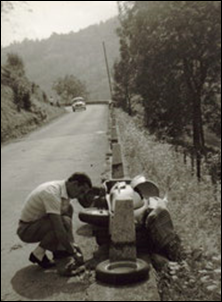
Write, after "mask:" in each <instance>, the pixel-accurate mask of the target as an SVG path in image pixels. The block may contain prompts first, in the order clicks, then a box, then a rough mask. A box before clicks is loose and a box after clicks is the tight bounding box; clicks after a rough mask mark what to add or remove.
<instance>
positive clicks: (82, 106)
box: [72, 97, 86, 112]
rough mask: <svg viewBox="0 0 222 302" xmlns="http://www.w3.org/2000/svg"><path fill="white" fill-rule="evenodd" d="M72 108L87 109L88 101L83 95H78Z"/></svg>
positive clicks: (73, 101)
mask: <svg viewBox="0 0 222 302" xmlns="http://www.w3.org/2000/svg"><path fill="white" fill-rule="evenodd" d="M72 110H73V112H75V111H78V110H86V102H85V100H84V98H82V97H76V98H74V99H73V100H72Z"/></svg>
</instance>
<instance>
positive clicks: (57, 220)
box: [49, 214, 75, 254]
mask: <svg viewBox="0 0 222 302" xmlns="http://www.w3.org/2000/svg"><path fill="white" fill-rule="evenodd" d="M49 218H50V220H51V222H52V225H53V228H54V230H55V234H56V237H57V239H58V241H59V243H61V244H62V245H63V246H64V248H65V249H66V251H67V252H69V253H70V254H74V252H75V250H74V247H73V245H72V243H71V242H70V241H69V238H68V235H67V232H66V230H65V227H64V225H63V222H62V217H61V215H58V214H49Z"/></svg>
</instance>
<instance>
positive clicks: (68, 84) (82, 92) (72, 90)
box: [52, 75, 88, 104]
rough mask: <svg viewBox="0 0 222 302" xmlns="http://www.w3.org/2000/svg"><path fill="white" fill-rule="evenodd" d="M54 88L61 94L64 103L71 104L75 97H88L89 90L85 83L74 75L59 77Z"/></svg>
mask: <svg viewBox="0 0 222 302" xmlns="http://www.w3.org/2000/svg"><path fill="white" fill-rule="evenodd" d="M52 89H53V90H54V91H55V92H56V93H57V94H58V95H59V96H60V98H61V101H62V103H65V104H70V103H71V100H72V99H73V98H74V97H77V96H82V97H87V94H88V93H87V90H86V86H85V84H84V83H82V82H81V81H80V80H79V79H77V78H76V77H75V76H74V75H66V76H65V77H63V78H59V79H57V80H56V81H55V82H54V84H53V87H52Z"/></svg>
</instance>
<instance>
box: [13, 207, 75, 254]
mask: <svg viewBox="0 0 222 302" xmlns="http://www.w3.org/2000/svg"><path fill="white" fill-rule="evenodd" d="M70 207H71V206H70ZM72 212H73V210H72V207H71V208H69V212H67V213H66V214H65V215H62V216H61V217H62V222H63V225H64V227H65V230H66V232H67V235H68V238H69V240H70V242H72V243H73V242H74V235H73V225H72ZM17 235H18V236H19V238H20V239H21V240H22V241H23V242H26V243H38V242H39V243H40V246H41V247H42V248H43V249H45V250H49V251H51V252H55V251H58V250H61V251H63V250H65V248H64V247H63V246H62V245H61V244H60V242H59V241H58V239H57V236H56V233H55V230H54V228H53V225H52V222H51V220H50V218H49V215H46V216H44V217H42V218H41V219H39V220H36V221H34V222H30V223H25V222H21V221H20V222H19V226H18V229H17Z"/></svg>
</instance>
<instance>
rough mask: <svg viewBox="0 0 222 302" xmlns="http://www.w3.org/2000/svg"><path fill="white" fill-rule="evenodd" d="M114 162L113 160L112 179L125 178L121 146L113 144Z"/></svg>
mask: <svg viewBox="0 0 222 302" xmlns="http://www.w3.org/2000/svg"><path fill="white" fill-rule="evenodd" d="M112 151H113V160H112V178H113V179H120V178H123V177H124V169H123V161H122V155H121V146H120V144H113V150H112Z"/></svg>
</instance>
